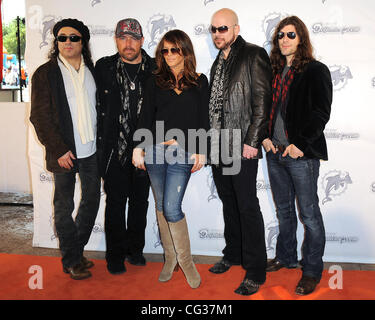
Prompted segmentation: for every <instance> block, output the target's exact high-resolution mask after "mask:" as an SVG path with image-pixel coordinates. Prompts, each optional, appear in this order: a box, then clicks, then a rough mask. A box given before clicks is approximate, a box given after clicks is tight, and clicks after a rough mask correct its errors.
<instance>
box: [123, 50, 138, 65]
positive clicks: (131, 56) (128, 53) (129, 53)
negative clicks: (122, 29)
mask: <svg viewBox="0 0 375 320" xmlns="http://www.w3.org/2000/svg"><path fill="white" fill-rule="evenodd" d="M119 54H120V56H121V57H122V58H123V59H125V60H127V61H129V62H132V61H134V60H136V59H137V58H138V57H139V56H140V54H141V51H140V50H139V51H136V50H135V49H133V48H125V49H124V50H122V51H121V52H119Z"/></svg>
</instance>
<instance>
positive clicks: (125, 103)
mask: <svg viewBox="0 0 375 320" xmlns="http://www.w3.org/2000/svg"><path fill="white" fill-rule="evenodd" d="M145 62H146V57H145V56H144V54H143V53H142V62H141V64H142V65H141V69H142V70H144V67H145ZM116 79H117V83H118V85H119V88H120V96H121V105H122V107H121V109H120V115H119V122H120V133H119V139H118V159H119V161H120V163H121V165H122V166H124V164H125V162H126V160H127V157H128V153H127V152H126V151H127V149H128V145H129V141H130V142H131V141H132V137H131V136H130V135H131V111H130V98H129V82H130V80H129V79H128V76H127V74H126V71H125V64H124V62H123V61H122V59H121V56H119V58H118V60H117V64H116ZM138 82H139V86H138V87H139V89H138V104H137V115H136V117H137V119H138V117H139V113H140V111H141V107H142V102H143V95H142V86H141V82H140V81H139V77H138Z"/></svg>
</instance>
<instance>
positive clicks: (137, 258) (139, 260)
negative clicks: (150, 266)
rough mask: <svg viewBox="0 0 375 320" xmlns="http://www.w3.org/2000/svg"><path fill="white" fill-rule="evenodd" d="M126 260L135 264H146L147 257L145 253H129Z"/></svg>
mask: <svg viewBox="0 0 375 320" xmlns="http://www.w3.org/2000/svg"><path fill="white" fill-rule="evenodd" d="M126 260H127V261H128V262H129V263H130V264H132V265H134V266H145V265H146V259H145V257H144V256H143V255H128V256H127V257H126Z"/></svg>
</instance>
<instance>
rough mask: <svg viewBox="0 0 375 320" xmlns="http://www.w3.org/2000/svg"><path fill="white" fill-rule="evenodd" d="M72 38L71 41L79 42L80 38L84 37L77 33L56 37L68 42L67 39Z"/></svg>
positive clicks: (60, 40) (58, 39)
mask: <svg viewBox="0 0 375 320" xmlns="http://www.w3.org/2000/svg"><path fill="white" fill-rule="evenodd" d="M68 38H69V40H70V42H78V41H79V40H81V39H82V37H80V36H76V35H71V36H57V37H56V39H57V41H59V42H66V40H68Z"/></svg>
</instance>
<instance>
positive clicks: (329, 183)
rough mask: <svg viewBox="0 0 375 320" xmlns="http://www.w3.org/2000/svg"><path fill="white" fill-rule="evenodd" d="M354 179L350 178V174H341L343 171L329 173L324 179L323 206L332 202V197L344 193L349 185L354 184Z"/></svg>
mask: <svg viewBox="0 0 375 320" xmlns="http://www.w3.org/2000/svg"><path fill="white" fill-rule="evenodd" d="M352 183H353V182H352V179H351V178H350V176H349V173H348V172H341V171H332V172H329V173H328V174H327V175H326V176H325V177H324V178H323V185H324V184H325V186H324V192H325V198H324V199H323V200H322V204H325V203H327V202H329V201H332V198H331V197H332V196H336V195H339V194H341V193H343V192H344V191H345V190H346V188H347V186H348V184H352Z"/></svg>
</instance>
